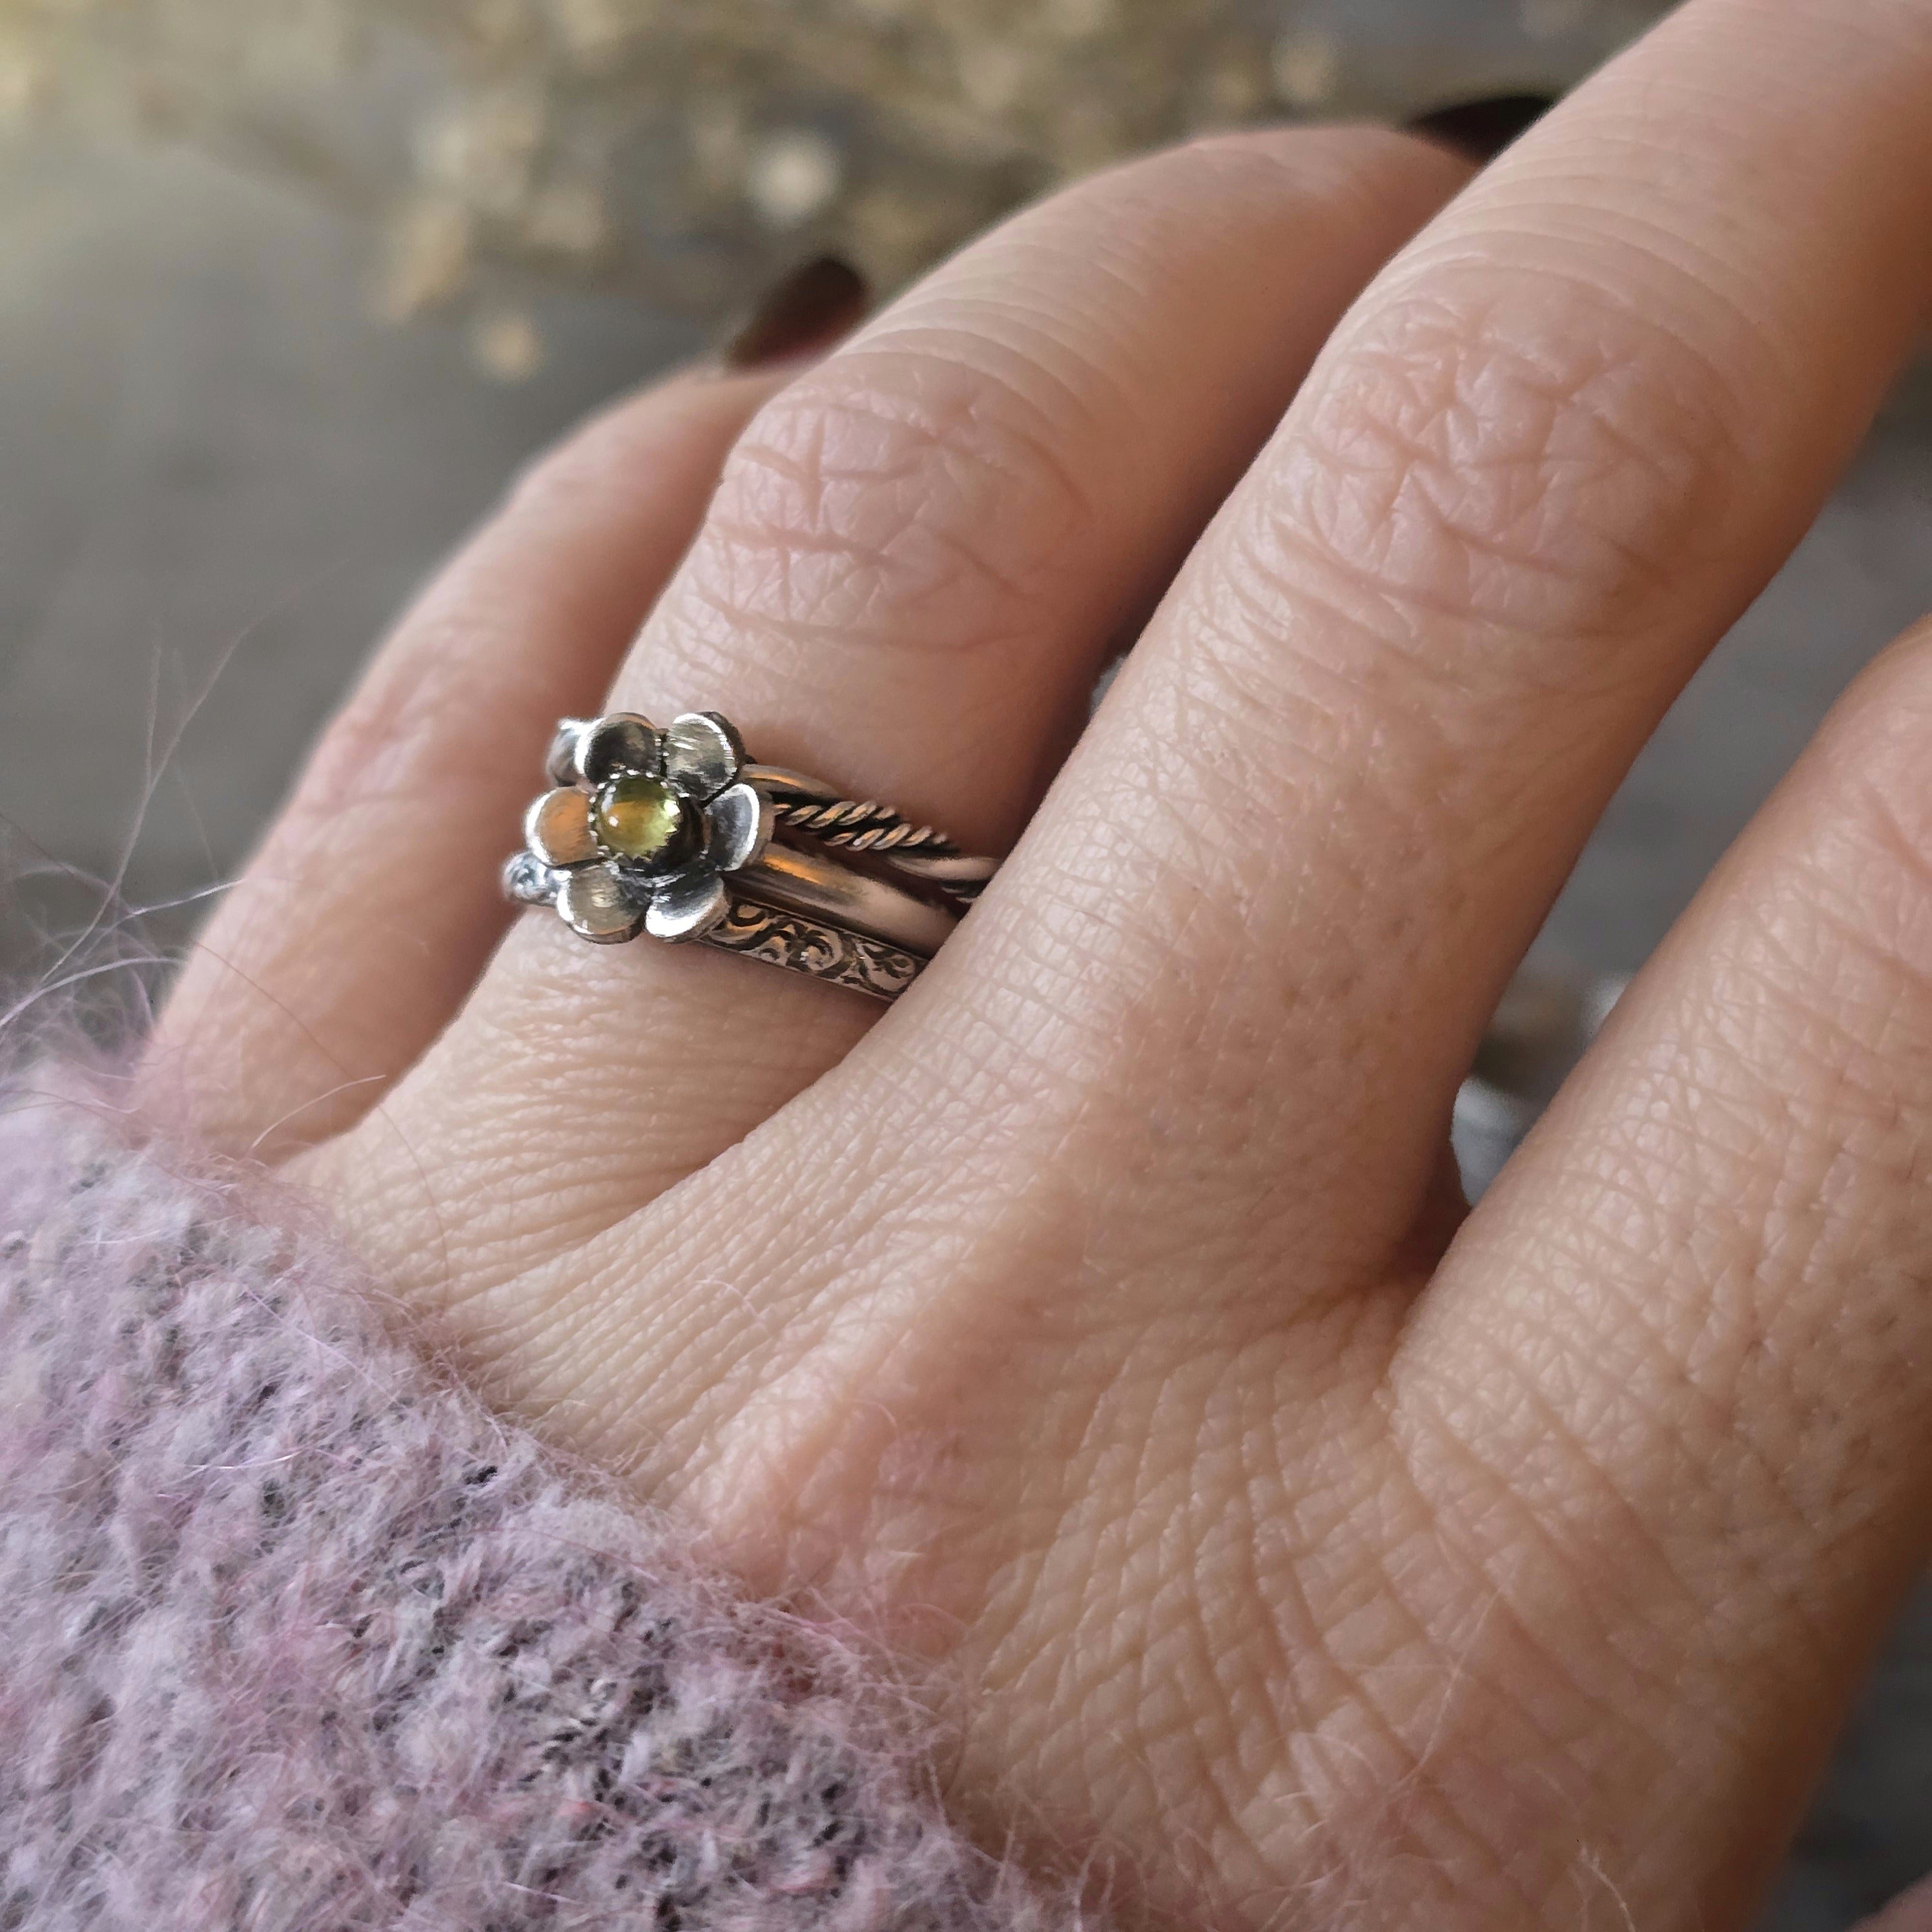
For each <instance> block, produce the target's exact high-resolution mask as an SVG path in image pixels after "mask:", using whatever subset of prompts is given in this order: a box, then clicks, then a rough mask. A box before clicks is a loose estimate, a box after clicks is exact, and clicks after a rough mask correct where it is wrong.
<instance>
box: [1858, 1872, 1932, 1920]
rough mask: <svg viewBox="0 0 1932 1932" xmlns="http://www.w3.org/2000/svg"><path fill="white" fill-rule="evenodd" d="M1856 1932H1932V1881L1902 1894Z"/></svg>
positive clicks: (1927, 1881) (1922, 1882)
mask: <svg viewBox="0 0 1932 1932" xmlns="http://www.w3.org/2000/svg"><path fill="white" fill-rule="evenodd" d="M1856 1932H1932V1880H1922V1881H1921V1882H1920V1883H1918V1884H1917V1885H1914V1886H1913V1887H1912V1889H1911V1890H1910V1891H1903V1892H1900V1894H1899V1895H1898V1896H1897V1897H1896V1898H1894V1900H1892V1901H1891V1903H1890V1904H1889V1905H1888V1906H1886V1907H1885V1909H1884V1910H1883V1911H1882V1912H1877V1913H1876V1914H1874V1915H1873V1916H1872V1917H1871V1918H1866V1919H1862V1920H1861V1921H1859V1924H1858V1927H1857V1928H1856Z"/></svg>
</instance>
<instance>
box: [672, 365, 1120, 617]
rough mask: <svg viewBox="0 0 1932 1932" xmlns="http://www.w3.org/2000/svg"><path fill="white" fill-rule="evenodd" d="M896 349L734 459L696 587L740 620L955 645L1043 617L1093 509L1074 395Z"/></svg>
mask: <svg viewBox="0 0 1932 1932" xmlns="http://www.w3.org/2000/svg"><path fill="white" fill-rule="evenodd" d="M1036 373H1037V372H1028V371H1022V369H1021V368H1019V367H1018V366H1013V367H1010V368H1007V369H1004V370H1001V369H997V368H995V367H994V366H992V360H991V359H989V360H987V361H977V360H975V359H973V357H972V356H971V355H970V354H969V353H960V354H953V353H940V352H929V351H926V350H908V349H902V348H886V349H883V350H879V351H877V352H874V353H868V354H855V355H853V356H849V357H846V358H842V359H838V361H836V362H835V363H833V364H830V365H826V368H825V369H823V371H820V372H819V373H818V374H816V375H814V376H813V377H808V378H807V379H805V380H804V381H802V382H801V383H797V384H796V385H794V386H793V387H792V388H791V389H789V390H787V392H784V394H783V395H781V396H779V397H778V398H776V399H775V401H773V402H772V403H771V404H769V405H768V406H767V407H766V409H765V410H763V413H761V414H760V416H759V417H758V418H757V420H756V421H755V422H754V423H753V424H752V425H751V428H750V430H749V431H748V432H747V434H746V435H745V437H744V439H743V440H742V442H741V443H739V446H738V447H737V449H736V451H735V452H734V453H733V455H732V458H731V459H730V463H729V464H728V465H727V468H726V470H725V473H724V478H723V481H722V482H721V485H720V487H719V490H718V494H717V496H716V498H715V501H714V502H713V505H712V512H711V514H710V516H709V519H708V520H707V522H706V526H705V529H704V531H703V535H701V537H700V540H699V544H698V546H697V550H696V551H695V552H694V556H693V559H692V564H691V569H690V571H688V573H687V577H686V580H685V589H687V590H688V591H690V592H694V594H695V596H696V598H697V601H699V603H700V604H702V605H704V606H706V607H709V609H710V610H712V611H713V612H715V613H719V614H720V615H721V616H722V617H723V618H724V620H725V621H727V622H729V623H730V624H733V625H748V626H749V627H750V628H753V629H754V630H755V629H757V628H760V627H778V628H783V629H784V630H786V631H789V632H792V633H794V634H796V633H799V632H805V633H811V632H818V631H829V632H831V633H833V634H836V635H837V636H838V637H840V638H841V639H842V640H844V641H847V642H860V643H884V644H888V645H890V646H893V647H895V648H903V647H904V646H908V645H912V646H919V647H921V648H923V649H926V650H929V651H939V652H956V651H959V650H963V649H971V648H974V647H977V646H983V645H989V644H994V643H998V642H1000V641H1002V640H1010V639H1011V638H1013V637H1016V636H1018V635H1020V634H1022V633H1024V632H1025V631H1026V630H1027V629H1028V628H1029V626H1030V625H1032V624H1034V623H1035V622H1037V615H1038V609H1039V606H1040V601H1041V599H1042V598H1043V595H1044V594H1045V593H1046V592H1047V591H1048V589H1049V581H1050V580H1051V579H1052V578H1053V577H1055V575H1056V574H1058V572H1059V571H1061V569H1063V568H1064V559H1065V556H1066V553H1067V548H1068V546H1069V545H1070V544H1074V543H1077V542H1078V541H1079V538H1080V535H1081V533H1082V531H1083V529H1085V527H1086V526H1088V524H1089V523H1091V520H1092V518H1093V511H1092V509H1091V505H1089V503H1088V500H1087V499H1086V497H1085V494H1084V493H1083V490H1082V487H1081V485H1080V484H1079V481H1077V480H1076V476H1075V474H1074V472H1073V468H1072V467H1071V466H1070V463H1069V462H1068V461H1067V459H1066V458H1065V457H1064V455H1063V454H1062V451H1063V449H1064V447H1065V446H1066V445H1067V443H1068V442H1069V441H1070V440H1073V439H1074V438H1076V437H1078V436H1079V434H1080V433H1081V426H1080V425H1079V423H1078V422H1077V420H1076V418H1077V415H1078V412H1079V407H1080V405H1079V404H1078V402H1077V401H1076V400H1075V399H1074V396H1073V392H1072V390H1071V389H1070V388H1068V387H1067V386H1066V385H1064V384H1062V383H1058V382H1056V381H1055V380H1052V379H1049V378H1048V377H1046V376H1044V375H1043V374H1039V375H1038V377H1037V380H1031V379H1030V377H1031V375H1032V374H1036Z"/></svg>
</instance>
